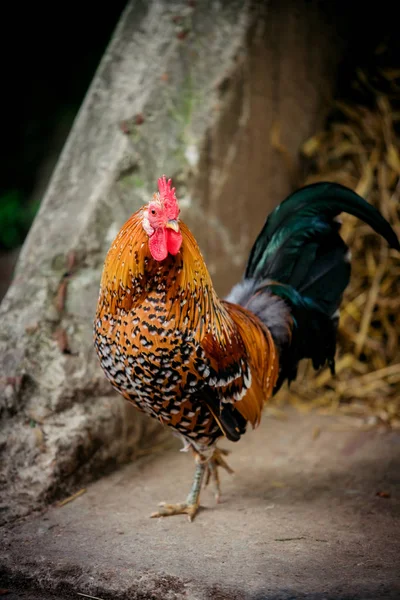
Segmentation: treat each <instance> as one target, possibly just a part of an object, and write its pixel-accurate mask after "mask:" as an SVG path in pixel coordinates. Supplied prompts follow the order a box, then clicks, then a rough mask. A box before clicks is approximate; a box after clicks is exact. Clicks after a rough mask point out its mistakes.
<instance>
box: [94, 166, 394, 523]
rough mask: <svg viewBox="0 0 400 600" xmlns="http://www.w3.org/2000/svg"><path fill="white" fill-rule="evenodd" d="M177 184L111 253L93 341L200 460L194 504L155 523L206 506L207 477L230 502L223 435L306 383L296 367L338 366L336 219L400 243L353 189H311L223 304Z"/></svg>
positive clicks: (278, 223) (343, 265) (343, 249)
mask: <svg viewBox="0 0 400 600" xmlns="http://www.w3.org/2000/svg"><path fill="white" fill-rule="evenodd" d="M179 212H180V211H179V206H178V201H177V198H176V194H175V188H173V187H171V180H167V179H166V178H165V176H163V177H162V178H160V179H159V180H158V193H156V194H154V196H153V197H152V199H151V200H150V201H149V203H148V204H147V205H145V206H143V207H142V208H140V209H139V210H138V211H137V212H135V213H134V214H133V215H132V216H131V217H130V218H129V219H128V221H127V222H126V223H125V225H124V226H123V227H122V229H121V230H120V232H119V234H118V235H117V237H116V239H115V240H114V242H113V244H112V246H111V248H110V250H109V252H108V254H107V257H106V260H105V264H104V270H103V274H102V278H101V284H100V294H99V299H98V305H97V312H96V317H95V324H94V342H95V347H96V351H97V354H98V356H99V359H100V363H101V366H102V368H103V370H104V373H105V375H106V377H107V378H108V379H109V381H110V382H111V384H112V386H113V387H114V388H115V389H116V390H117V391H118V392H119V393H120V394H122V396H123V397H124V398H126V400H128V401H129V402H131V403H132V404H133V405H134V406H135V407H136V408H137V409H139V410H141V411H143V412H145V413H147V414H148V415H149V416H151V417H154V418H156V419H158V420H159V421H160V422H161V423H162V424H164V425H167V426H168V427H171V428H172V429H173V430H174V432H175V433H176V434H177V435H178V436H180V437H181V438H182V440H183V442H184V448H185V449H189V448H191V449H192V450H193V452H194V455H195V462H196V470H195V476H194V480H193V484H192V487H191V489H190V492H189V495H188V496H187V498H186V501H185V502H183V503H180V504H165V503H162V504H161V505H160V508H159V510H158V511H157V512H155V513H153V514H152V515H151V516H153V517H163V516H168V515H175V514H186V515H188V518H189V520H192V519H193V518H194V517H195V515H196V513H197V511H198V509H199V498H200V490H201V486H202V483H203V481H204V480H205V482H206V483H208V481H209V480H210V479H211V480H212V481H213V482H214V484H215V487H216V496H217V499H218V498H219V494H220V482H219V475H218V467H223V468H225V469H226V470H228V471H229V472H231V469H230V468H229V466H228V465H227V463H226V461H225V458H224V456H225V454H226V451H223V450H220V449H219V448H217V446H216V444H217V441H218V440H219V439H220V438H221V437H223V436H225V437H226V438H227V439H229V440H231V441H233V442H236V441H238V440H239V439H240V437H241V436H242V435H243V434H244V433H245V431H246V427H247V426H248V424H250V425H251V426H253V427H256V426H257V425H258V423H259V422H260V419H261V413H262V409H263V406H264V403H265V402H266V401H267V400H268V399H269V398H270V397H271V396H272V395H274V394H276V392H277V391H278V390H279V389H280V387H281V386H282V384H283V383H284V382H285V381H287V382H289V383H290V382H291V381H292V380H294V379H295V378H296V374H297V368H298V364H299V361H301V360H302V359H311V360H312V364H313V367H314V368H315V369H319V368H320V367H323V366H324V365H326V364H327V365H328V366H329V367H330V369H331V372H332V373H334V366H335V359H334V356H335V348H336V332H337V327H338V319H339V305H340V303H341V299H342V295H343V291H344V289H345V288H346V286H347V284H348V282H349V279H350V262H349V252H348V248H347V246H346V244H345V243H344V241H343V240H342V238H341V237H340V234H339V230H340V222H339V221H338V220H337V216H338V215H339V214H340V213H341V212H347V213H350V214H352V215H355V216H356V217H358V218H360V219H362V220H363V221H365V222H366V223H367V224H369V225H370V226H371V227H372V228H373V229H374V230H375V231H376V232H377V233H378V234H380V235H382V236H383V237H384V238H385V239H386V241H387V242H388V244H389V245H390V246H391V247H392V248H395V249H396V250H400V245H399V241H398V238H397V236H396V234H395V233H394V231H393V229H392V227H391V226H390V225H389V223H388V222H387V221H386V220H385V219H384V217H383V216H382V215H381V214H380V213H379V212H378V211H377V210H376V209H375V208H374V207H372V206H371V205H370V204H368V203H367V202H366V201H365V200H363V199H362V198H361V197H360V196H358V195H357V194H356V193H355V192H353V191H351V190H350V189H348V188H346V187H343V186H341V185H338V184H333V183H317V184H312V185H309V186H306V187H303V188H302V189H300V190H298V191H296V192H294V193H293V194H292V195H290V196H289V197H288V198H286V200H284V201H283V202H282V203H281V204H280V205H279V206H278V207H277V208H275V210H274V211H273V212H272V213H271V214H270V216H269V217H268V218H267V220H266V223H265V225H264V227H263V229H262V231H261V233H260V234H259V236H258V238H257V239H256V241H255V243H254V246H253V248H252V250H251V252H250V256H249V259H248V262H247V266H246V270H245V273H244V276H243V279H242V281H240V282H239V283H238V284H237V285H236V286H235V287H234V288H233V289H232V291H231V292H230V294H229V295H228V297H227V298H226V299H225V300H222V299H220V298H219V297H218V296H217V294H216V292H215V290H214V287H213V285H212V281H211V278H210V275H209V273H208V270H207V267H206V265H205V262H204V259H203V257H202V254H201V252H200V250H199V247H198V245H197V243H196V241H195V239H194V237H193V235H192V234H191V232H190V231H189V229H188V227H187V226H186V225H185V224H184V223H183V222H182V221H180V220H179Z"/></svg>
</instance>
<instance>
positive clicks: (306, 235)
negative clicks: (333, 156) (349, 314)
mask: <svg viewBox="0 0 400 600" xmlns="http://www.w3.org/2000/svg"><path fill="white" fill-rule="evenodd" d="M342 212H347V213H349V214H351V215H354V216H356V217H358V218H359V219H361V220H362V221H364V222H365V223H367V224H368V225H370V226H371V227H372V229H374V230H375V231H376V232H377V233H378V234H380V235H381V236H383V237H384V238H385V239H386V241H387V242H388V244H389V246H391V247H392V248H395V249H396V250H400V245H399V240H398V239H397V236H396V234H395V232H394V231H393V229H392V227H391V226H390V225H389V223H388V222H387V221H386V219H385V218H384V217H383V216H382V215H381V214H380V212H379V211H378V210H376V208H374V207H373V206H371V205H370V204H368V202H366V201H365V200H364V199H363V198H361V197H360V196H359V195H358V194H356V193H355V192H353V191H352V190H350V189H348V188H346V187H344V186H342V185H339V184H336V183H316V184H312V185H309V186H306V187H303V188H301V189H299V190H298V191H296V192H294V193H293V194H291V195H290V196H289V197H288V198H286V200H284V201H283V202H282V203H281V204H280V205H279V206H278V207H277V208H275V210H274V211H273V212H272V213H271V214H270V216H269V217H268V219H267V221H266V223H265V225H264V227H263V229H262V231H261V233H260V234H259V236H258V238H257V240H256V242H255V244H254V246H253V248H252V250H251V253H250V257H249V260H248V264H247V267H246V272H245V277H244V281H243V282H242V284H239V286H242V297H241V298H240V294H239V293H238V291H237V290H236V291H235V292H234V297H235V299H236V300H238V301H239V302H240V303H242V304H243V305H245V306H247V307H249V308H250V309H251V310H253V312H255V313H256V314H258V316H259V317H260V318H261V319H262V320H263V321H264V322H265V324H266V325H267V326H268V327H269V328H270V329H271V327H275V329H276V330H277V331H278V329H279V328H278V325H277V310H275V312H274V309H273V307H272V304H271V296H273V297H275V298H276V297H279V298H280V299H282V300H283V301H284V303H285V305H286V306H289V307H290V315H291V317H292V319H293V323H294V328H293V332H292V337H291V339H290V343H286V344H283V343H281V346H282V348H281V372H280V378H279V380H278V384H277V389H279V387H280V386H281V385H282V383H283V381H284V380H285V379H287V380H288V381H289V382H290V381H291V380H293V379H295V377H296V374H297V365H298V362H299V361H300V360H301V359H302V358H311V360H312V362H313V365H314V367H315V368H316V369H317V368H319V367H321V366H323V365H324V364H326V363H328V365H329V366H330V368H331V370H332V372H334V355H335V348H336V330H337V323H338V308H339V306H340V302H341V300H342V296H343V292H344V290H345V288H346V286H347V285H348V283H349V280H350V271H351V267H350V262H349V253H348V248H347V246H346V244H345V243H344V241H343V240H342V238H341V237H340V234H339V230H340V222H339V221H338V220H337V219H336V217H337V216H338V215H339V214H340V213H342ZM239 286H237V287H239ZM250 290H251V292H250ZM262 298H264V306H262V303H261V302H262V300H261V299H262ZM271 315H272V316H271ZM277 338H279V336H278V335H277ZM277 341H278V343H279V342H281V340H279V339H278V340H277Z"/></svg>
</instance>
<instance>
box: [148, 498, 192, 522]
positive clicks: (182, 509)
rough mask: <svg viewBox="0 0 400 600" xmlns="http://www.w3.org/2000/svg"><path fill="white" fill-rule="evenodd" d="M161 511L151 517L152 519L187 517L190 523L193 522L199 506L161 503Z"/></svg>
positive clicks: (184, 503)
mask: <svg viewBox="0 0 400 600" xmlns="http://www.w3.org/2000/svg"><path fill="white" fill-rule="evenodd" d="M159 506H160V510H158V511H157V512H154V513H152V514H151V515H150V517H151V518H152V519H156V518H159V517H170V516H173V515H187V516H188V520H189V521H193V519H194V518H195V516H196V514H197V512H198V510H199V504H187V503H186V502H183V503H182V504H167V503H166V502H160V504H159Z"/></svg>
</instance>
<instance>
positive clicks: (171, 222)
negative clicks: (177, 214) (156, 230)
mask: <svg viewBox="0 0 400 600" xmlns="http://www.w3.org/2000/svg"><path fill="white" fill-rule="evenodd" d="M166 227H169V229H173V230H174V231H175V232H176V233H178V231H179V223H178V221H175V219H170V220H169V221H168V222H167V224H166Z"/></svg>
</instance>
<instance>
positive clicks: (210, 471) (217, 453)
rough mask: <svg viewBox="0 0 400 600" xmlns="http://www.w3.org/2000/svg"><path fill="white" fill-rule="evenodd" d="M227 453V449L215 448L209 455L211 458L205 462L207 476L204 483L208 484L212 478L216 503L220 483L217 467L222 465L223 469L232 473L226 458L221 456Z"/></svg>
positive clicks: (219, 494) (218, 498)
mask: <svg viewBox="0 0 400 600" xmlns="http://www.w3.org/2000/svg"><path fill="white" fill-rule="evenodd" d="M228 454H229V450H224V449H222V448H215V450H214V454H213V455H212V457H211V460H210V461H209V462H208V463H207V477H206V482H205V485H208V484H209V481H210V479H212V481H213V483H214V487H215V499H216V501H217V503H218V502H219V501H220V499H221V484H220V480H219V473H218V467H222V468H223V469H225V471H228V473H230V474H232V473H233V472H234V471H233V469H231V468H230V466H229V465H228V464H227V462H226V460H225V459H224V458H223V457H224V456H227V455H228Z"/></svg>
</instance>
